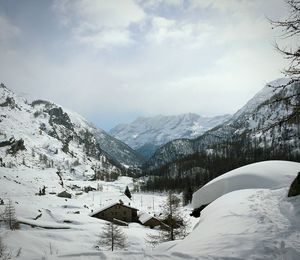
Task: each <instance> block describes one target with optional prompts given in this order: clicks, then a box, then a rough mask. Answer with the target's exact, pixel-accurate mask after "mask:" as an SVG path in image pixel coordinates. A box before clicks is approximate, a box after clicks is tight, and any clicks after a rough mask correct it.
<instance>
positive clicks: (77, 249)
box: [0, 161, 300, 260]
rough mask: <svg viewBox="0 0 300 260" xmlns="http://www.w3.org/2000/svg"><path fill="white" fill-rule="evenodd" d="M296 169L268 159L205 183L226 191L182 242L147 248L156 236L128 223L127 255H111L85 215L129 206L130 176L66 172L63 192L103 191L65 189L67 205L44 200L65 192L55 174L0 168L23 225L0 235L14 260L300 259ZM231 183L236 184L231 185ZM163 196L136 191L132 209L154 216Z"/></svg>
mask: <svg viewBox="0 0 300 260" xmlns="http://www.w3.org/2000/svg"><path fill="white" fill-rule="evenodd" d="M299 170H300V164H299V163H292V162H284V161H269V162H264V163H258V164H254V165H249V166H246V167H242V168H239V169H237V170H235V171H232V172H229V173H227V174H225V175H223V176H222V177H220V178H217V179H216V180H214V181H212V182H211V184H210V185H208V186H210V187H211V190H215V186H214V185H212V184H213V183H219V181H220V179H221V180H222V182H223V183H227V184H228V185H227V187H229V188H228V189H227V191H226V192H223V194H219V196H218V197H217V198H215V200H214V201H213V202H212V203H211V204H209V205H208V206H207V207H206V208H205V209H204V210H203V211H202V212H201V217H200V219H191V221H192V223H191V226H194V229H193V231H192V232H191V233H190V234H189V235H188V236H187V237H186V238H185V239H184V240H178V241H174V242H167V243H163V244H161V245H159V246H158V247H157V248H155V249H152V248H150V247H148V246H147V245H146V243H145V238H146V237H147V234H155V233H156V232H158V231H157V230H152V229H150V228H147V227H144V226H142V225H140V224H137V223H132V224H130V225H129V226H128V227H122V229H123V231H124V232H125V233H126V235H127V236H128V248H127V250H126V251H114V252H110V251H99V250H97V249H96V248H95V246H96V243H97V241H98V237H99V233H100V232H101V230H102V228H103V227H104V224H105V221H103V220H99V219H96V218H92V217H89V216H88V215H89V213H90V212H91V210H96V209H97V208H98V207H103V206H105V205H107V204H111V203H113V202H115V201H118V200H119V199H122V200H123V201H124V203H125V204H126V203H129V200H128V199H127V198H126V197H125V195H123V191H124V190H125V187H126V186H129V188H131V189H132V188H133V185H134V183H133V180H132V179H131V178H129V177H120V178H119V179H118V180H117V181H115V182H102V181H99V182H89V181H84V180H81V179H80V178H78V179H74V178H71V176H68V175H67V174H66V175H64V185H65V187H71V186H73V185H77V186H80V187H83V186H88V185H91V186H92V187H94V188H96V187H97V186H98V185H100V186H101V187H103V189H102V191H93V192H89V193H83V194H82V195H75V194H76V193H77V194H78V193H79V190H76V189H75V190H71V189H70V188H67V189H68V191H70V192H71V193H72V199H65V198H59V197H57V196H56V195H55V194H49V192H51V193H58V192H60V191H62V190H63V188H62V187H61V186H60V184H59V178H58V176H57V174H56V173H55V170H54V169H46V170H36V169H25V168H24V169H18V170H16V169H6V168H0V183H1V189H0V197H1V198H5V199H8V198H10V199H12V201H13V202H14V205H15V208H16V213H17V217H18V219H19V220H20V221H21V223H23V224H21V228H20V229H19V230H16V231H8V230H6V229H5V228H4V227H3V226H2V227H1V237H2V238H3V240H4V243H5V244H6V245H7V247H8V248H9V250H11V252H12V254H13V256H15V255H16V254H17V253H18V252H21V253H20V256H19V257H18V258H17V259H136V260H139V259H159V260H160V259H183V258H185V259H227V260H228V259H231V260H233V259H235V260H237V259H239V260H242V259H270V260H271V259H272V260H273V259H284V260H298V259H300V196H297V197H293V198H287V192H288V188H289V185H290V183H291V182H292V180H293V176H296V174H297V172H298V171H299ZM246 173H247V174H246ZM250 176H251V178H250ZM232 178H233V179H232ZM235 178H237V180H239V181H238V182H235V181H234V179H235ZM249 178H250V179H249ZM218 180H219V181H218ZM249 180H257V181H256V183H258V182H260V183H263V184H264V185H265V186H264V187H262V186H256V187H255V186H253V187H244V186H243V185H242V186H239V185H240V184H241V183H243V182H244V183H252V184H253V183H254V184H255V181H252V182H250V181H249ZM262 180H263V181H262ZM237 184H239V185H237ZM42 185H46V186H47V189H46V193H47V194H46V195H45V196H38V195H35V193H37V192H38V189H39V188H40V187H42ZM197 193H198V192H197ZM197 193H196V194H197ZM205 194H210V193H209V189H207V188H206V193H203V194H202V196H203V197H205ZM165 198H166V196H165V195H164V194H150V193H149V194H145V193H133V199H132V201H131V206H133V207H136V208H138V209H140V210H141V211H144V212H148V213H150V214H154V213H156V214H158V213H159V212H160V208H159V205H160V204H161V203H162V202H163V201H164V200H165ZM197 198H200V197H198V195H197V196H194V200H196V199H197ZM194 203H195V201H194ZM3 209H4V206H0V210H1V211H2V210H3ZM190 210H191V209H190V208H183V209H182V212H183V213H184V214H186V215H188V213H189V212H190ZM78 212H79V214H77V213H78ZM31 225H34V226H35V227H31Z"/></svg>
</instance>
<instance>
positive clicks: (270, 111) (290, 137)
mask: <svg viewBox="0 0 300 260" xmlns="http://www.w3.org/2000/svg"><path fill="white" fill-rule="evenodd" d="M287 81H288V79H278V80H276V81H273V82H270V83H269V84H267V85H266V86H265V87H264V88H263V89H262V90H261V91H259V92H258V93H257V94H256V95H255V96H254V97H253V98H252V99H251V100H249V101H248V102H247V104H246V105H245V106H243V107H242V108H241V109H240V110H238V111H237V112H236V113H235V114H234V115H233V116H232V117H231V118H230V119H229V120H228V121H227V122H225V123H223V124H221V125H218V126H216V127H215V128H213V129H211V130H208V131H207V132H205V133H204V134H202V135H201V136H199V137H198V138H196V139H192V140H187V139H178V140H175V141H171V142H169V143H167V144H165V145H164V146H162V147H160V148H159V149H157V151H156V152H155V154H154V155H153V156H152V157H151V158H150V159H149V160H148V161H147V162H146V164H145V165H144V167H145V169H148V170H151V169H155V168H159V167H161V166H162V165H165V164H167V163H170V162H172V161H174V160H177V159H180V158H183V157H185V156H187V155H192V154H195V153H197V152H206V153H220V152H221V149H220V148H219V147H218V146H222V145H223V146H225V145H224V144H225V143H232V142H241V144H240V145H241V146H243V148H241V149H244V150H247V149H249V148H251V147H253V146H255V147H257V148H272V149H273V150H276V149H279V150H280V149H281V150H282V151H283V148H284V147H285V148H286V149H289V150H290V149H292V150H293V151H294V152H299V151H300V150H299V147H300V143H299V138H298V136H299V122H298V121H297V120H296V119H295V120H294V122H288V123H286V124H285V125H283V126H280V125H278V126H275V127H273V128H271V129H268V126H269V125H270V124H272V123H274V122H275V121H276V119H277V118H279V117H284V116H287V115H289V114H290V113H291V112H292V108H291V107H286V106H285V105H284V104H283V102H273V101H276V99H277V98H278V97H287V96H290V95H293V94H294V93H296V92H297V91H299V85H297V84H293V85H290V86H288V87H286V88H284V89H281V88H279V89H275V88H271V87H269V86H270V85H271V86H280V85H283V84H285V83H287ZM295 98H296V97H295ZM227 146H228V144H227ZM247 146H248V148H247ZM286 146H289V148H287V147H286ZM218 149H219V150H218Z"/></svg>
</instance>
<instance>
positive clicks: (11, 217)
mask: <svg viewBox="0 0 300 260" xmlns="http://www.w3.org/2000/svg"><path fill="white" fill-rule="evenodd" d="M3 220H4V222H5V223H6V225H7V227H8V228H9V229H10V230H15V229H18V228H19V223H18V220H17V217H16V211H15V207H14V205H13V203H12V201H11V200H10V199H9V200H8V204H7V205H6V207H5V210H4V213H3Z"/></svg>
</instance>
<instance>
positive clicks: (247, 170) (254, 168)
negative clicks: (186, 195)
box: [192, 161, 300, 209]
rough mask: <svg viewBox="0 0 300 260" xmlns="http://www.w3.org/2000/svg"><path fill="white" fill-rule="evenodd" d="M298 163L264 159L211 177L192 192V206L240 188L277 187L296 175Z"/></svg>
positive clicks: (205, 202) (283, 185)
mask: <svg viewBox="0 0 300 260" xmlns="http://www.w3.org/2000/svg"><path fill="white" fill-rule="evenodd" d="M299 170H300V163H296V162H289V161H264V162H258V163H253V164H249V165H246V166H243V167H240V168H237V169H235V170H232V171H230V172H227V173H225V174H223V175H221V176H219V177H218V178H215V179H213V180H212V181H210V182H209V183H207V184H206V185H204V186H203V187H202V188H201V189H199V190H198V191H196V192H195V193H194V194H193V200H192V206H193V208H194V209H195V208H199V207H201V206H202V205H207V204H209V203H211V202H212V201H214V200H215V199H217V198H219V197H221V196H222V195H224V194H226V193H229V192H232V191H236V190H242V189H278V188H282V187H285V186H288V185H289V184H290V183H291V182H292V181H293V180H294V179H295V177H296V176H297V173H298V172H299Z"/></svg>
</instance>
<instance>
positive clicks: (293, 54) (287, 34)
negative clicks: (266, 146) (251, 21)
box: [268, 0, 300, 129]
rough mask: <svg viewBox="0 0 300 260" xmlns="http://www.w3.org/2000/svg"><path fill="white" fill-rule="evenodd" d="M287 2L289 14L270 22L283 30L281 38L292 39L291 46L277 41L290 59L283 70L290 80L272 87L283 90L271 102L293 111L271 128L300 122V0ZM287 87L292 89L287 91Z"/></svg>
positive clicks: (277, 48) (276, 44)
mask: <svg viewBox="0 0 300 260" xmlns="http://www.w3.org/2000/svg"><path fill="white" fill-rule="evenodd" d="M285 2H286V4H287V6H288V8H289V16H288V17H287V18H286V19H284V20H280V21H274V20H270V22H271V24H272V26H273V27H272V28H273V29H279V30H281V32H282V34H281V39H284V40H287V39H288V40H290V44H289V46H280V45H279V44H278V43H277V42H276V43H275V49H276V50H277V51H279V52H280V53H281V54H282V55H283V57H284V58H285V59H286V60H288V61H289V65H288V67H287V68H285V69H284V70H283V73H284V75H285V76H286V77H288V78H289V80H288V81H287V82H286V83H284V84H282V85H279V86H272V85H271V86H270V87H272V88H274V90H282V91H279V94H278V95H277V96H276V98H275V99H274V100H272V101H271V103H282V104H283V105H284V106H286V107H287V108H289V109H291V111H290V112H289V113H287V114H286V115H285V116H282V117H279V118H278V119H277V120H276V122H275V123H273V124H271V125H270V127H268V128H269V129H270V128H272V127H274V126H276V125H279V126H280V125H281V124H283V123H287V122H289V123H291V122H295V121H297V122H298V120H299V115H300V45H299V43H300V0H285ZM293 43H296V44H293ZM293 45H294V46H293ZM287 89H290V90H289V91H287Z"/></svg>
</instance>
